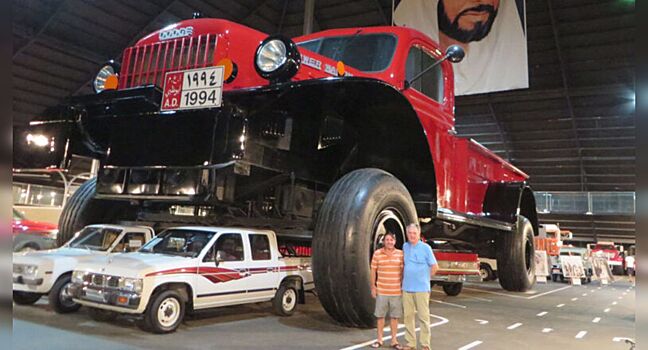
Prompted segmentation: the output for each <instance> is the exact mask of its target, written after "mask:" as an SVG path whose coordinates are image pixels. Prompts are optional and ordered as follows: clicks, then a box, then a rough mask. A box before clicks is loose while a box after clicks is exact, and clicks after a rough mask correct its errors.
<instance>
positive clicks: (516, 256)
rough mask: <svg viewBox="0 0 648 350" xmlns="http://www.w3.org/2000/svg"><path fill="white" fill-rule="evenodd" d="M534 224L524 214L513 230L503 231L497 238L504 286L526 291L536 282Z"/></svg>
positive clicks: (498, 258) (516, 290) (499, 264)
mask: <svg viewBox="0 0 648 350" xmlns="http://www.w3.org/2000/svg"><path fill="white" fill-rule="evenodd" d="M533 236H534V233H533V225H531V222H530V221H529V220H528V219H527V218H525V217H524V216H522V215H520V216H518V222H517V225H516V227H515V229H514V230H513V231H512V232H502V233H500V235H499V237H498V238H497V245H498V247H497V269H498V272H499V282H500V285H501V286H502V288H504V289H506V290H508V291H512V292H525V291H527V290H528V289H529V288H531V287H532V286H533V284H534V283H535V259H534V255H535V248H534V244H533Z"/></svg>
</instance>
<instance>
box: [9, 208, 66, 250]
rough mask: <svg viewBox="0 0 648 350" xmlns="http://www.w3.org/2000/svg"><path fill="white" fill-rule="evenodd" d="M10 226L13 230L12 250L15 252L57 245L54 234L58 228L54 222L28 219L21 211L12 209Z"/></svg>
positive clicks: (55, 234)
mask: <svg viewBox="0 0 648 350" xmlns="http://www.w3.org/2000/svg"><path fill="white" fill-rule="evenodd" d="M11 228H12V232H13V250H14V251H15V252H24V251H31V250H44V249H53V248H56V247H57V244H56V236H57V234H58V229H57V226H56V225H54V224H50V223H47V222H38V221H32V220H28V219H27V218H26V217H25V216H24V215H23V214H22V213H20V212H19V211H17V210H16V209H14V210H13V221H12V223H11Z"/></svg>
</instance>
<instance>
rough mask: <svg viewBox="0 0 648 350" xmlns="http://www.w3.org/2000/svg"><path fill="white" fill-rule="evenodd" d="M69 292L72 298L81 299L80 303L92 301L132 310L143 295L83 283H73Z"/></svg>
mask: <svg viewBox="0 0 648 350" xmlns="http://www.w3.org/2000/svg"><path fill="white" fill-rule="evenodd" d="M68 293H69V294H70V296H72V299H75V300H79V302H80V303H82V304H84V303H83V302H90V303H93V304H101V305H110V306H113V307H117V308H124V309H127V310H128V311H126V310H124V311H125V312H132V311H133V310H135V309H137V307H138V306H139V304H140V300H141V295H140V294H137V293H134V292H128V291H123V290H118V289H106V288H104V289H97V288H90V287H88V286H84V285H82V284H77V283H72V284H71V285H70V286H69V287H68Z"/></svg>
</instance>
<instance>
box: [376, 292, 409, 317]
mask: <svg viewBox="0 0 648 350" xmlns="http://www.w3.org/2000/svg"><path fill="white" fill-rule="evenodd" d="M388 314H389V317H390V318H401V317H403V299H401V296H400V295H378V296H376V311H374V316H376V317H378V318H385V317H386V316H387V315H388Z"/></svg>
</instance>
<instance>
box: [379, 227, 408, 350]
mask: <svg viewBox="0 0 648 350" xmlns="http://www.w3.org/2000/svg"><path fill="white" fill-rule="evenodd" d="M383 243H384V247H383V248H381V249H378V250H376V251H375V252H374V255H373V258H372V259H371V295H372V296H373V297H374V298H376V310H375V312H374V315H375V316H376V319H377V326H378V340H377V341H376V342H374V343H373V344H372V345H371V347H372V348H378V347H381V346H382V345H383V328H384V327H385V317H386V316H387V314H389V318H390V320H389V321H390V322H389V324H390V326H391V334H392V339H391V346H392V347H393V348H395V349H401V346H400V345H399V344H398V339H397V338H396V337H395V336H394V335H395V334H396V333H398V319H399V318H401V317H403V302H402V300H401V293H402V292H401V281H402V278H403V251H402V250H400V249H396V236H395V235H394V234H393V233H391V232H388V233H387V234H385V237H384V238H383ZM376 276H377V278H376Z"/></svg>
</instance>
